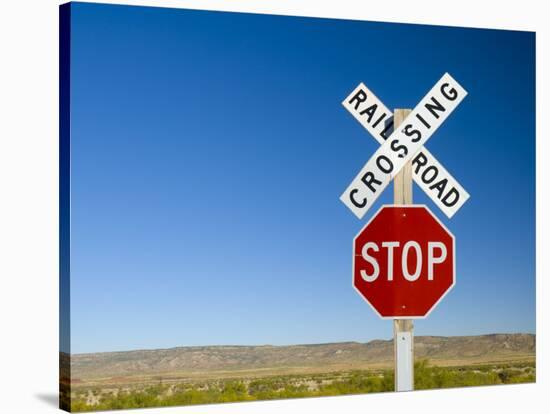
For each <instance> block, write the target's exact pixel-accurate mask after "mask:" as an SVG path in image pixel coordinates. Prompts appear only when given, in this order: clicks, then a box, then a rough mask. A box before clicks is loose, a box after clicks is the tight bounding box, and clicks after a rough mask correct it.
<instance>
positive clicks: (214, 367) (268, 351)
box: [60, 334, 536, 411]
mask: <svg viewBox="0 0 550 414" xmlns="http://www.w3.org/2000/svg"><path fill="white" fill-rule="evenodd" d="M414 349H415V389H430V388H447V387H459V386H472V385H493V384H511V383H524V382H534V381H535V378H536V373H535V354H536V348H535V335H532V334H491V335H481V336H456V337H436V336H418V337H416V338H415V342H414ZM60 364H61V368H62V373H63V374H62V376H63V378H62V381H61V400H62V402H63V404H64V405H65V406H66V407H67V408H70V409H71V411H96V410H106V409H122V408H140V407H153V406H171V405H189V404H207V403H218V402H229V401H253V400H265V399H277V398H298V397H313V396H325V395H327V396H328V395H343V394H358V393H369V392H385V391H393V387H394V379H393V341H392V340H374V341H370V342H367V343H358V342H339V343H328V344H308V345H289V346H272V345H262V346H229V345H227V346H223V345H222V346H198V347H177V348H170V349H156V350H136V351H123V352H102V353H89V354H74V355H72V356H71V357H70V358H69V355H67V354H61V355H60Z"/></svg>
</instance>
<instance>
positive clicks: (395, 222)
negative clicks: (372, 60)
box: [340, 73, 469, 391]
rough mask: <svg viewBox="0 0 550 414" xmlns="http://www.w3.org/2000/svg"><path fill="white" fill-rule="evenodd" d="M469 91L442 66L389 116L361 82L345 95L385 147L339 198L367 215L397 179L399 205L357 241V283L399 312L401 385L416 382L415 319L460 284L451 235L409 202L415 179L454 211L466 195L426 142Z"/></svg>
mask: <svg viewBox="0 0 550 414" xmlns="http://www.w3.org/2000/svg"><path fill="white" fill-rule="evenodd" d="M466 95H467V92H466V90H464V89H463V88H462V86H460V84H459V83H458V82H457V81H455V80H454V79H453V78H452V77H451V75H449V74H448V73H445V74H444V75H443V76H442V78H441V79H440V80H439V81H438V82H437V83H436V84H435V86H434V87H433V88H432V89H431V90H430V91H429V92H428V94H427V95H426V96H425V97H424V98H423V99H422V100H421V101H420V103H419V104H418V105H417V106H416V108H414V109H413V110H412V111H411V110H408V109H401V110H396V111H395V113H394V116H392V113H391V112H390V111H389V110H388V108H386V106H384V104H383V103H382V102H381V101H380V100H379V99H378V98H377V97H376V96H375V95H374V94H373V93H372V92H371V91H370V90H369V89H368V88H367V87H366V86H365V85H364V84H362V83H361V84H359V86H357V87H356V88H355V90H354V91H353V92H352V93H351V94H350V95H349V96H348V97H347V98H346V99H345V100H344V101H343V102H342V104H343V105H344V107H345V108H346V109H347V110H348V111H349V112H350V113H351V114H352V115H353V116H354V117H355V118H356V119H357V120H358V121H359V122H360V123H361V125H363V127H365V128H366V129H367V131H369V132H370V133H371V134H372V136H373V137H374V138H375V139H376V140H377V141H378V142H379V143H380V147H379V148H378V150H377V151H376V152H375V153H374V155H373V156H372V157H371V158H370V159H369V161H368V162H367V163H366V164H365V165H364V167H363V168H362V169H361V171H360V172H359V174H358V175H357V176H356V177H355V179H354V180H353V181H352V182H351V184H350V185H349V186H348V188H347V189H346V191H344V193H343V194H342V195H341V196H340V200H342V202H343V203H344V204H345V205H346V206H348V208H349V209H350V210H351V211H352V212H353V213H354V214H355V215H356V216H357V217H358V218H362V217H363V216H364V215H365V213H366V212H367V211H368V210H369V209H370V207H371V206H372V205H373V204H374V202H375V201H376V199H377V198H378V197H379V196H380V194H381V193H382V191H384V189H385V188H386V187H387V185H388V184H389V183H390V182H391V180H392V179H394V178H396V181H395V186H394V187H395V191H394V203H395V204H397V205H394V206H384V207H383V208H382V209H381V210H380V211H379V212H378V213H376V214H375V215H374V217H373V218H372V219H371V220H370V221H369V222H368V223H367V225H366V226H365V227H364V228H363V229H362V230H361V231H360V232H359V234H358V235H357V236H356V237H355V239H354V241H353V286H354V287H355V289H356V290H357V291H358V292H359V293H360V294H361V296H363V298H364V299H365V300H366V301H367V302H368V303H369V304H370V305H371V306H372V307H373V309H374V310H375V312H376V313H377V314H378V315H379V316H380V317H382V318H393V319H394V323H393V326H394V337H393V339H394V351H395V390H396V391H409V390H412V389H413V388H414V355H413V354H414V348H413V321H412V319H415V318H423V317H426V316H427V315H428V314H429V313H430V312H431V311H432V309H434V307H435V306H436V305H437V303H439V301H441V299H442V298H443V297H444V296H445V295H446V294H447V292H449V290H450V289H451V288H452V287H453V286H454V283H455V240H454V236H453V235H452V234H451V233H450V232H449V231H448V230H447V229H446V228H445V227H444V226H443V225H442V224H441V223H440V222H439V221H438V220H437V218H436V217H435V216H434V215H433V214H432V213H431V212H430V210H428V208H427V207H425V206H415V205H413V204H412V178H414V180H415V181H416V183H417V184H418V185H419V186H420V187H421V188H422V189H423V190H424V191H425V192H426V194H428V196H429V197H430V198H431V199H432V200H433V201H434V202H435V203H436V204H437V205H438V206H439V208H440V209H441V210H442V211H443V212H444V213H445V214H446V215H447V217H449V218H451V217H452V216H453V215H454V214H455V213H456V212H457V211H458V210H459V209H460V207H462V205H463V204H464V203H465V202H466V200H468V198H469V194H468V193H467V192H466V190H464V188H462V186H461V185H460V184H459V183H458V182H457V181H456V180H455V179H454V178H453V177H452V176H451V175H450V174H449V173H448V172H447V170H446V169H445V168H443V166H442V165H441V164H440V163H439V162H438V161H437V160H436V159H435V157H434V156H433V155H431V154H430V152H429V151H428V150H427V149H426V148H423V146H424V144H425V143H426V141H427V140H428V139H429V138H430V137H431V136H432V135H433V133H434V132H435V131H436V130H437V129H438V128H439V126H440V125H441V124H442V123H443V121H445V120H446V119H447V117H448V116H449V115H450V114H451V113H452V112H453V111H454V110H455V108H456V107H457V106H458V105H459V104H460V102H462V100H463V99H464V98H465V97H466ZM394 124H395V127H394ZM405 166H407V167H406V168H403V167H405ZM397 178H398V179H397Z"/></svg>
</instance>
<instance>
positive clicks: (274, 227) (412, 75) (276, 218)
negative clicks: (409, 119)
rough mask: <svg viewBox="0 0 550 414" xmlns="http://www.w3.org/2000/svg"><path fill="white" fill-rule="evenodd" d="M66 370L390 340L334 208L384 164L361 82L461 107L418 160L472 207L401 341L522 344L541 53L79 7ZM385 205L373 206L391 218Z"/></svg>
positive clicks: (528, 298)
mask: <svg viewBox="0 0 550 414" xmlns="http://www.w3.org/2000/svg"><path fill="white" fill-rule="evenodd" d="M71 40H72V61H71V65H72V73H71V75H72V79H71V88H72V108H71V110H72V112H71V134H72V135H71V144H72V149H71V150H72V158H71V169H72V176H71V179H72V183H71V185H72V188H71V191H72V193H71V203H72V204H71V207H72V209H71V215H72V216H71V220H72V222H71V225H72V229H71V248H72V255H71V269H72V273H71V307H72V309H71V312H72V314H71V329H72V333H71V335H72V337H71V345H72V349H71V351H72V352H74V353H79V352H94V351H108V350H126V349H136V348H160V347H172V346H186V345H211V344H295V343H318V342H332V341H368V340H371V339H375V338H390V337H391V335H392V326H391V323H390V322H389V321H383V320H381V319H379V318H378V317H377V316H376V315H375V314H374V313H373V311H372V310H371V308H370V307H369V306H368V305H367V304H366V303H365V302H364V301H363V299H362V298H361V297H360V296H359V295H358V294H357V293H356V292H355V290H354V289H353V288H352V286H351V243H352V238H353V237H354V235H355V234H356V233H357V231H358V230H359V229H360V228H361V227H362V226H363V225H364V223H365V222H366V220H368V219H369V218H370V216H371V215H372V212H374V211H376V210H377V208H373V210H372V211H371V212H369V213H368V214H367V215H366V216H365V218H364V220H358V219H357V218H356V217H355V216H354V215H353V214H352V213H351V212H350V211H349V210H348V209H347V208H346V207H345V206H344V205H343V204H342V202H341V201H340V200H339V196H340V194H341V193H342V191H343V190H344V189H345V188H346V187H347V185H348V184H349V183H350V181H351V179H352V178H353V177H354V176H355V174H356V173H357V172H358V171H359V169H360V168H361V167H362V166H363V164H364V163H365V162H366V160H367V159H368V158H369V157H370V155H371V154H372V153H373V152H374V151H375V150H376V148H377V146H378V144H377V143H376V141H375V140H374V139H373V138H372V137H370V136H369V135H368V133H367V132H366V131H365V130H364V129H363V128H362V127H361V126H360V125H359V123H358V122H357V121H355V120H354V119H353V117H352V116H351V115H350V114H349V113H347V112H346V110H345V109H344V108H343V107H342V106H341V101H342V99H343V98H344V97H346V96H347V95H348V93H349V92H350V91H351V90H352V89H353V88H354V87H355V86H357V84H358V83H359V82H361V81H363V82H364V83H365V84H366V85H367V86H368V87H369V88H371V89H372V90H373V91H374V92H375V93H376V94H377V95H378V96H379V98H380V99H381V100H382V101H383V102H384V103H385V104H386V105H387V106H388V107H390V108H395V107H414V106H415V104H416V103H417V102H418V101H419V100H420V99H421V98H422V97H423V96H424V94H425V93H426V92H427V91H428V90H429V89H430V88H431V87H432V85H433V84H434V83H435V82H436V81H437V80H438V79H439V78H440V77H441V75H442V74H443V73H444V72H449V73H450V74H451V75H452V76H453V77H454V78H455V79H456V80H458V81H459V82H460V83H461V84H462V85H463V86H464V87H465V88H466V89H467V90H468V92H469V95H468V96H467V98H466V99H465V100H464V101H463V103H462V104H461V105H460V107H459V108H458V109H457V110H456V111H455V112H454V113H453V115H452V116H451V117H450V118H449V119H448V120H447V121H446V122H445V124H444V125H443V126H442V127H441V128H440V129H439V130H438V131H437V133H436V134H435V135H434V136H433V137H432V139H431V140H430V141H429V142H428V145H427V147H428V148H429V149H430V151H431V152H432V153H433V154H434V155H435V156H436V157H437V158H438V160H439V161H440V162H441V163H442V164H443V165H445V167H446V168H447V169H448V170H449V171H450V172H451V174H452V175H453V176H454V177H455V178H456V179H457V180H458V181H459V182H460V183H461V184H462V185H463V186H464V187H465V188H466V189H467V190H468V191H469V193H470V195H471V198H470V200H469V201H468V202H467V203H466V204H465V206H464V207H463V208H462V209H461V210H460V211H459V212H458V213H457V214H456V215H455V216H454V217H453V218H452V219H451V220H449V219H447V218H446V217H445V216H444V215H443V214H442V213H441V212H440V211H439V210H438V209H437V207H436V206H435V205H434V204H433V203H432V202H431V201H430V200H429V199H428V198H427V197H426V196H425V195H424V194H423V193H422V190H420V189H419V188H418V187H416V186H415V189H414V198H415V202H417V203H424V204H427V205H428V207H430V208H431V209H432V211H433V212H434V213H435V214H437V215H438V217H439V218H440V219H441V220H442V222H443V223H444V224H445V225H446V226H447V227H448V228H449V229H450V230H451V231H452V232H454V234H455V236H456V239H457V283H456V286H455V288H454V290H453V291H452V292H450V293H449V294H448V295H447V297H446V298H445V300H444V301H443V302H442V303H441V304H440V305H439V307H438V308H437V309H436V310H434V312H432V314H431V315H430V317H429V318H428V319H425V320H421V321H418V322H416V325H415V334H417V335H471V334H484V333H494V332H534V330H535V35H534V34H533V33H526V32H512V31H495V30H472V29H461V28H445V27H434V26H419V25H400V24H386V23H370V22H359V21H343V20H326V19H311V18H293V17H277V16H265V15H264V16H262V15H251V14H234V13H216V12H201V11H189V10H176V9H161V8H145V7H123V6H108V5H94V4H83V3H76V4H73V8H72V39H71ZM391 197H392V190H391V188H390V187H389V188H388V189H387V190H386V191H385V193H384V194H383V196H382V197H381V198H380V199H379V200H378V201H377V205H382V204H387V203H390V202H391Z"/></svg>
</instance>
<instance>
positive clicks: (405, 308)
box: [353, 205, 455, 318]
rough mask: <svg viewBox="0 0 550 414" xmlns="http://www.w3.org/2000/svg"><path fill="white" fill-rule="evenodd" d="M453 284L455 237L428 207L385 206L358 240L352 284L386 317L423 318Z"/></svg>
mask: <svg viewBox="0 0 550 414" xmlns="http://www.w3.org/2000/svg"><path fill="white" fill-rule="evenodd" d="M454 283H455V239H454V236H453V235H452V234H451V233H450V232H449V230H447V229H446V228H445V226H443V224H441V223H440V222H439V220H438V219H437V218H436V217H435V216H434V215H433V214H432V212H431V211H430V210H428V208H427V207H425V206H421V205H408V206H384V207H382V208H381V209H380V210H379V211H378V212H377V213H376V214H375V215H374V217H373V218H372V219H371V220H370V221H369V222H368V223H367V225H366V226H365V227H363V229H362V230H361V231H360V232H359V234H357V236H356V237H355V239H354V240H353V286H354V287H355V289H357V291H358V292H359V293H360V294H361V295H362V296H363V298H365V300H366V301H367V302H368V303H369V304H370V305H371V306H372V307H373V308H374V310H375V311H376V312H377V313H378V315H380V317H382V318H424V317H426V316H427V315H428V314H429V313H430V311H431V310H432V309H433V308H434V307H435V306H436V305H437V303H438V302H439V301H440V300H441V299H442V298H443V296H445V294H446V293H447V292H449V290H451V288H452V287H453V285H454Z"/></svg>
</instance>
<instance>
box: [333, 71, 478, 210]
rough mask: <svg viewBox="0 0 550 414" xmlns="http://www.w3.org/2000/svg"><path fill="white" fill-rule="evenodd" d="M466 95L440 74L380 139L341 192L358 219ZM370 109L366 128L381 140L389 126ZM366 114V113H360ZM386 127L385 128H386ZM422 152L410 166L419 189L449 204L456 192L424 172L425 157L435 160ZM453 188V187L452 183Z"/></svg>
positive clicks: (460, 88) (433, 173)
mask: <svg viewBox="0 0 550 414" xmlns="http://www.w3.org/2000/svg"><path fill="white" fill-rule="evenodd" d="M466 95H467V92H466V90H464V89H463V88H462V86H460V84H459V83H458V82H457V81H455V80H454V79H453V78H452V77H451V75H449V74H448V73H446V74H444V75H443V77H442V78H441V79H440V80H439V81H438V82H437V83H436V84H435V86H434V87H433V88H432V89H431V90H430V92H428V94H427V95H426V96H425V97H424V98H423V99H422V100H421V101H420V103H419V104H418V105H417V106H416V108H414V109H413V110H412V112H411V113H410V114H409V115H408V116H407V117H406V119H405V120H404V121H403V124H402V125H401V126H400V127H399V128H398V129H396V130H395V131H393V132H392V133H391V135H390V136H389V137H387V138H386V139H385V140H384V142H383V143H382V145H381V146H380V148H378V150H377V151H376V152H375V153H374V155H373V156H372V157H371V158H370V160H369V161H368V162H367V163H366V164H365V166H364V167H363V168H362V169H361V171H360V172H359V174H358V175H357V176H356V177H355V179H354V180H353V181H352V183H351V184H350V185H349V186H348V188H347V189H346V191H344V193H343V194H342V196H341V197H340V200H342V202H343V203H344V204H345V205H346V206H348V208H349V209H350V210H351V211H352V212H353V213H354V214H355V215H356V216H357V217H358V218H362V217H363V216H364V215H365V213H366V212H367V211H368V210H369V208H370V207H371V206H372V205H373V204H374V202H375V201H376V199H377V198H378V197H379V196H380V194H381V193H382V191H383V190H384V189H385V188H386V187H387V185H388V184H389V183H390V181H391V180H392V179H393V177H395V175H396V174H397V173H398V172H399V171H400V170H401V168H403V166H404V165H405V164H406V163H407V162H408V161H410V160H411V159H413V157H415V155H416V154H417V153H418V152H419V151H420V149H422V147H423V145H424V144H425V143H426V141H428V139H429V138H430V137H431V136H432V135H433V133H434V132H435V131H436V130H437V129H438V128H439V126H440V125H441V124H442V123H443V122H444V121H445V120H446V119H447V117H448V116H449V115H450V114H451V113H452V112H453V111H454V109H455V108H456V107H457V106H458V105H459V104H460V102H462V100H463V99H464V98H465V97H466ZM368 109H369V108H366V109H365V110H364V111H366V110H368ZM361 112H363V111H360V112H359V114H358V116H362V115H361ZM372 112H373V115H372V118H370V121H372V125H370V124H371V122H368V121H367V125H369V128H368V129H369V131H371V130H372V131H371V132H373V133H374V134H373V135H374V136H375V137H376V136H379V137H381V138H382V139H384V134H387V133H388V132H389V129H390V128H392V127H391V126H389V125H386V126H383V122H384V119H385V118H386V117H387V115H386V116H385V117H382V113H380V115H379V116H378V117H377V118H376V119H374V113H375V109H372ZM366 114H367V112H365V113H364V114H363V115H366ZM354 116H355V115H354ZM356 118H357V116H356ZM358 119H361V118H358ZM373 119H374V121H373ZM361 123H362V124H363V125H364V126H365V124H364V123H363V121H361ZM386 128H388V129H387V130H386ZM422 154H424V158H426V159H424V158H421V159H417V158H415V160H416V163H415V166H414V169H415V171H417V173H415V177H416V176H418V175H420V181H424V186H423V188H425V191H426V189H427V190H428V191H427V192H428V194H430V196H431V190H436V191H437V195H438V197H437V198H438V199H440V201H441V203H443V204H445V203H449V204H451V200H450V198H451V197H456V195H455V196H453V195H452V194H454V192H453V193H452V194H449V193H445V189H446V188H447V185H448V180H447V181H444V180H437V182H436V179H437V175H436V171H435V170H434V169H433V168H430V169H429V172H428V173H427V172H426V171H428V169H427V166H428V160H429V161H433V160H435V159H434V158H433V157H432V156H430V158H428V156H427V155H426V150H425V149H423V152H422ZM437 165H438V166H440V165H439V163H437ZM429 166H430V167H433V165H429ZM437 172H438V173H442V172H443V170H437ZM445 172H446V171H445ZM447 175H448V173H447ZM453 181H454V180H453ZM417 182H418V181H417ZM455 183H456V182H455ZM456 184H458V183H456ZM453 188H455V189H456V186H455V187H453ZM460 188H461V187H460ZM456 191H458V190H456ZM466 194H467V193H466ZM431 197H432V196H431ZM432 198H433V197H432ZM438 205H439V203H438ZM455 205H456V203H455V204H453V205H451V206H449V208H450V207H454V206H455ZM444 211H445V210H444ZM454 211H456V210H454ZM454 211H453V209H452V208H450V210H449V213H451V215H452V214H454Z"/></svg>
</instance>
